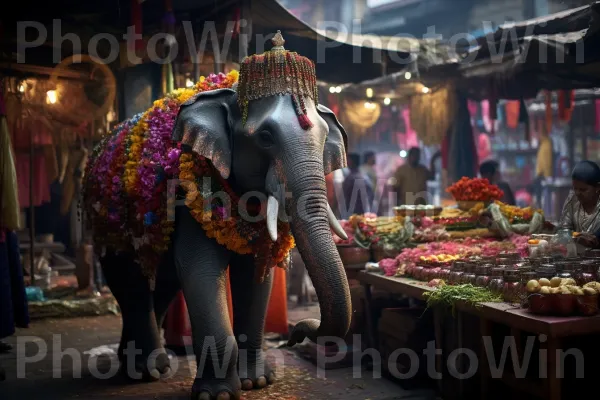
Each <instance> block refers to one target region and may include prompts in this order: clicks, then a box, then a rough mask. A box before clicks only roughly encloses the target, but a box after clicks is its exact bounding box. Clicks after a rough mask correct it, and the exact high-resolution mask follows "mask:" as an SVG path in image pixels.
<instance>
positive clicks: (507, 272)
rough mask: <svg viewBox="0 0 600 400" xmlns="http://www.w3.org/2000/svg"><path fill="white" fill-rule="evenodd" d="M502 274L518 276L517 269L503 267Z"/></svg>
mask: <svg viewBox="0 0 600 400" xmlns="http://www.w3.org/2000/svg"><path fill="white" fill-rule="evenodd" d="M504 276H505V277H507V276H519V270H517V269H505V270H504Z"/></svg>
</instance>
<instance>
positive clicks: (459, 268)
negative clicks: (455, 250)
mask: <svg viewBox="0 0 600 400" xmlns="http://www.w3.org/2000/svg"><path fill="white" fill-rule="evenodd" d="M466 266H467V263H466V262H464V261H454V263H453V264H452V269H454V270H455V271H463V270H464V269H465V267H466Z"/></svg>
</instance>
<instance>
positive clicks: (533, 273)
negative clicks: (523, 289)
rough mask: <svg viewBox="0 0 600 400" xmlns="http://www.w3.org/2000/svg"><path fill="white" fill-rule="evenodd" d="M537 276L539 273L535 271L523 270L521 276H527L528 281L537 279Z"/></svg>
mask: <svg viewBox="0 0 600 400" xmlns="http://www.w3.org/2000/svg"><path fill="white" fill-rule="evenodd" d="M536 276H537V273H535V272H522V273H521V277H522V278H524V279H525V278H526V279H527V280H528V281H529V280H532V279H535V278H536Z"/></svg>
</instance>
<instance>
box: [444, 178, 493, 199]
mask: <svg viewBox="0 0 600 400" xmlns="http://www.w3.org/2000/svg"><path fill="white" fill-rule="evenodd" d="M446 191H447V192H448V193H450V194H451V195H452V197H454V200H456V201H468V202H470V201H473V202H478V201H481V202H491V201H495V200H500V199H501V198H502V197H503V196H504V192H503V191H502V190H501V189H500V188H499V187H498V186H496V185H492V184H490V182H489V181H488V180H487V179H485V178H467V177H462V178H461V179H460V180H459V181H458V182H456V183H454V184H453V185H451V186H450V187H449V188H448V189H446Z"/></svg>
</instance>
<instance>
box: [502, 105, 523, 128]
mask: <svg viewBox="0 0 600 400" xmlns="http://www.w3.org/2000/svg"><path fill="white" fill-rule="evenodd" d="M505 108H506V126H508V127H509V128H511V129H517V127H518V126H519V110H520V108H521V102H520V101H519V100H509V101H507V102H506V104H505Z"/></svg>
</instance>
